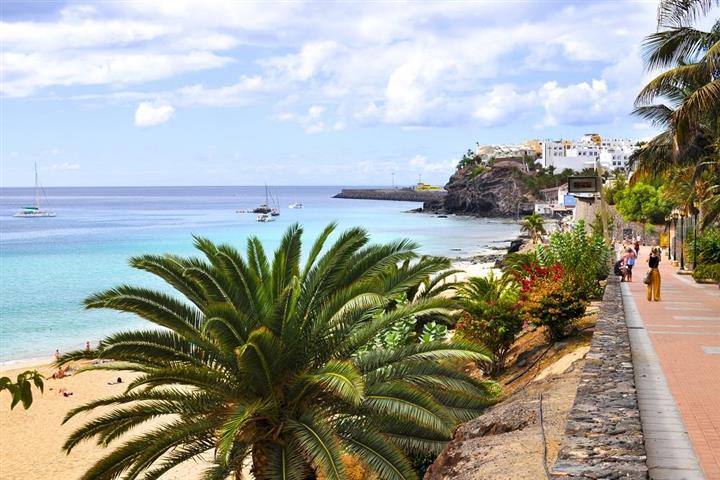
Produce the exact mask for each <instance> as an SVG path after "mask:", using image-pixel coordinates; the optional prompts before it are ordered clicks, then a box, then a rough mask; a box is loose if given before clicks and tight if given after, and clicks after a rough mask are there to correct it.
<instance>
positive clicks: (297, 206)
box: [288, 202, 303, 208]
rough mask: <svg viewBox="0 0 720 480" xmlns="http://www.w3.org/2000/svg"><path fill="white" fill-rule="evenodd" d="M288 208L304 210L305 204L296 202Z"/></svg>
mask: <svg viewBox="0 0 720 480" xmlns="http://www.w3.org/2000/svg"><path fill="white" fill-rule="evenodd" d="M288 208H303V204H302V203H299V202H294V203H291V204H290V205H288Z"/></svg>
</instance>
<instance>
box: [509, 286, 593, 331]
mask: <svg viewBox="0 0 720 480" xmlns="http://www.w3.org/2000/svg"><path fill="white" fill-rule="evenodd" d="M521 299H522V311H523V314H524V315H525V319H526V320H527V321H528V322H529V323H531V324H533V325H536V326H543V327H545V328H546V329H547V330H546V334H547V336H548V338H549V339H550V340H553V341H554V340H558V339H561V338H563V337H564V336H565V335H566V334H567V330H568V327H569V326H570V325H572V324H573V322H574V321H575V320H576V319H577V318H579V317H581V316H582V315H583V314H584V313H585V307H586V303H585V300H584V299H583V298H581V297H580V296H579V295H578V293H577V292H576V291H574V289H573V288H572V285H571V284H570V283H569V282H568V281H567V278H565V279H563V278H562V274H560V276H557V275H548V276H545V277H539V278H536V279H535V280H534V281H533V282H532V284H531V285H529V286H528V288H527V289H524V291H523V293H522V294H521Z"/></svg>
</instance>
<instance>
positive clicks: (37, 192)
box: [35, 161, 40, 210]
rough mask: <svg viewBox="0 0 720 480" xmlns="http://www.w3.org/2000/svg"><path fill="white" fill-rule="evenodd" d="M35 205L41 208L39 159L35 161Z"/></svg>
mask: <svg viewBox="0 0 720 480" xmlns="http://www.w3.org/2000/svg"><path fill="white" fill-rule="evenodd" d="M35 207H36V208H37V209H38V210H40V192H39V191H38V175H37V161H36V162H35Z"/></svg>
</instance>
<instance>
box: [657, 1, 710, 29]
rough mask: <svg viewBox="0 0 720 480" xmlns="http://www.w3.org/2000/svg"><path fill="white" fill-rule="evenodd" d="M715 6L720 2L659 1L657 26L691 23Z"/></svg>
mask: <svg viewBox="0 0 720 480" xmlns="http://www.w3.org/2000/svg"><path fill="white" fill-rule="evenodd" d="M717 5H720V0H661V1H660V6H659V7H658V25H667V24H678V23H683V22H688V21H693V20H695V19H697V18H699V17H701V16H703V15H705V14H707V13H708V12H709V11H710V9H711V8H712V7H713V6H717Z"/></svg>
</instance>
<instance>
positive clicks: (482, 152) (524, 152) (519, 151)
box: [475, 144, 537, 161]
mask: <svg viewBox="0 0 720 480" xmlns="http://www.w3.org/2000/svg"><path fill="white" fill-rule="evenodd" d="M475 155H476V156H477V157H480V158H481V159H482V160H483V161H488V160H490V159H492V158H495V159H501V158H523V157H528V158H535V157H536V155H537V153H536V152H535V151H534V150H533V149H532V148H530V147H528V146H525V145H480V144H477V146H476V147H475Z"/></svg>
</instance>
